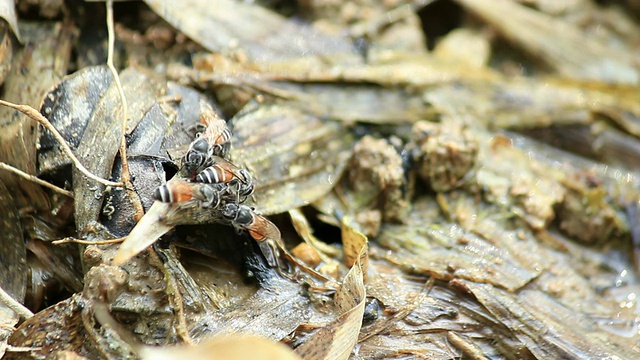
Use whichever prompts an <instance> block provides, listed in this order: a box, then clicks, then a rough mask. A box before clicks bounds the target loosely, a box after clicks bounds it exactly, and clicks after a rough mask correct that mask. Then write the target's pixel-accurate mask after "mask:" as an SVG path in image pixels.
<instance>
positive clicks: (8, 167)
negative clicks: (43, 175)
mask: <svg viewBox="0 0 640 360" xmlns="http://www.w3.org/2000/svg"><path fill="white" fill-rule="evenodd" d="M0 169H2V170H7V171H10V172H12V173H14V174H16V175H18V176H20V177H22V178H25V179H27V180H29V181H33V182H34V183H36V184H38V185H42V186H44V187H48V188H49V189H51V190H53V191H55V192H57V193H60V194H62V195H65V196H68V197H70V198H73V193H72V192H71V191H69V190H65V189H63V188H61V187H57V186H55V185H53V184H52V183H49V182H46V181H44V180H42V179H38V178H37V177H35V176H33V175H30V174H27V173H26V172H24V171H22V170H20V169H18V168H15V167H13V166H11V165H9V164H5V163H3V162H0Z"/></svg>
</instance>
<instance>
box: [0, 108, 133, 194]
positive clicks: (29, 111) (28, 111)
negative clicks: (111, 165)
mask: <svg viewBox="0 0 640 360" xmlns="http://www.w3.org/2000/svg"><path fill="white" fill-rule="evenodd" d="M0 105H4V106H6V107H10V108H12V109H16V110H18V111H20V112H21V113H23V114H25V115H26V116H27V117H29V118H31V119H33V120H35V121H37V122H39V123H40V124H41V125H42V126H44V127H45V128H46V129H47V130H49V131H51V133H52V134H53V136H54V137H55V138H56V140H58V142H59V143H60V146H62V150H63V151H64V152H65V153H66V154H67V156H69V158H70V159H71V161H72V162H73V164H74V165H75V166H76V167H77V168H78V170H80V172H81V173H83V174H84V175H85V176H86V177H88V178H89V179H92V180H94V181H97V182H99V183H100V184H103V185H106V186H113V187H122V186H123V184H122V183H121V182H114V181H109V180H106V179H103V178H101V177H99V176H96V175H94V174H92V173H91V172H90V171H89V170H87V168H86V167H84V165H82V163H81V162H80V160H78V158H77V157H76V156H75V155H74V153H73V151H72V150H71V148H70V147H69V145H68V144H67V142H66V141H65V140H64V138H63V137H62V135H60V133H59V132H58V130H56V128H55V127H54V126H53V124H51V123H50V122H49V120H47V118H45V117H44V116H42V114H40V112H38V110H36V109H34V108H32V107H31V106H29V105H18V104H14V103H12V102H8V101H5V100H0Z"/></svg>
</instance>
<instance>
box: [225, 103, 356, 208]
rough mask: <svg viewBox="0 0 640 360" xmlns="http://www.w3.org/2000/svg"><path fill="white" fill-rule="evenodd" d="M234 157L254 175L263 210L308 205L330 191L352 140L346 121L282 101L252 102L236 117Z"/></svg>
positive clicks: (232, 122)
mask: <svg viewBox="0 0 640 360" xmlns="http://www.w3.org/2000/svg"><path fill="white" fill-rule="evenodd" d="M231 124H232V126H233V140H232V141H233V148H232V150H231V157H232V159H233V160H234V162H236V163H237V164H239V165H243V166H245V167H247V168H248V169H249V171H251V173H252V174H253V176H254V178H255V192H254V195H253V199H254V201H255V207H256V210H257V211H258V212H260V213H262V214H264V215H270V214H277V213H281V212H285V211H287V210H290V209H293V208H297V207H300V206H304V205H307V204H309V203H311V202H312V201H314V200H316V199H318V198H319V197H321V196H323V195H325V194H326V193H328V192H329V191H330V190H331V189H332V188H333V185H334V182H335V181H337V179H338V178H339V177H340V174H341V173H342V170H343V169H344V166H345V163H346V160H347V158H348V156H349V148H350V147H351V146H352V144H353V136H352V135H351V134H350V133H349V132H348V131H346V129H345V127H344V125H342V124H339V123H335V122H330V121H325V120H321V119H319V118H317V117H315V116H311V115H307V114H304V113H302V112H300V111H298V110H295V109H292V108H286V107H281V106H277V105H264V106H261V107H259V108H255V107H253V106H251V107H250V108H247V109H246V110H245V111H243V112H242V113H241V114H238V115H237V116H236V117H234V118H233V119H232V120H231Z"/></svg>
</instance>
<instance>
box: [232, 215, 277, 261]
mask: <svg viewBox="0 0 640 360" xmlns="http://www.w3.org/2000/svg"><path fill="white" fill-rule="evenodd" d="M220 212H221V213H222V216H223V217H224V218H225V219H227V220H228V221H229V222H231V225H232V226H233V227H235V228H236V229H238V230H246V231H247V232H248V233H249V235H250V236H251V238H253V240H255V241H256V242H257V243H258V246H260V251H262V254H263V255H264V257H265V258H266V259H267V263H268V264H269V266H271V267H276V266H279V264H278V256H279V251H278V246H277V244H278V243H280V242H281V241H282V236H281V235H280V230H279V229H278V227H277V226H276V225H275V224H274V223H272V222H271V221H269V220H268V219H267V218H265V217H264V216H262V215H258V214H256V213H255V212H254V211H253V209H251V208H250V207H248V206H246V205H242V204H236V203H226V204H224V205H223V206H222V209H221V210H220Z"/></svg>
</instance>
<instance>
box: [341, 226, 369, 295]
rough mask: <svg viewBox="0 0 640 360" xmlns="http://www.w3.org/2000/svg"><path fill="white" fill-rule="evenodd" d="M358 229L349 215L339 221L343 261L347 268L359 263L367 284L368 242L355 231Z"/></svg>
mask: <svg viewBox="0 0 640 360" xmlns="http://www.w3.org/2000/svg"><path fill="white" fill-rule="evenodd" d="M358 227H359V224H358V223H356V222H355V221H354V220H353V219H352V218H351V216H349V215H345V216H344V217H343V218H342V220H341V221H340V231H341V233H342V247H343V249H344V260H345V262H346V264H347V266H349V267H353V266H354V265H355V264H356V263H359V264H360V267H362V276H363V279H364V282H365V283H367V282H368V278H367V274H368V272H369V271H368V270H369V240H368V239H367V236H366V235H364V234H363V233H362V232H360V231H359V230H357V228H358ZM363 249H364V251H363Z"/></svg>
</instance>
